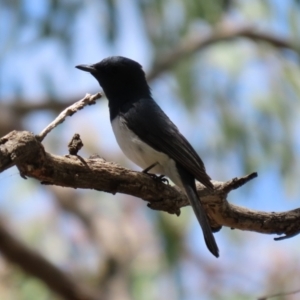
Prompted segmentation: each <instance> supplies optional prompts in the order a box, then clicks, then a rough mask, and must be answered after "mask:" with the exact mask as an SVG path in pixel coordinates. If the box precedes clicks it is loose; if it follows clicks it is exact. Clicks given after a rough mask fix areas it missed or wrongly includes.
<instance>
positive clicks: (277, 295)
mask: <svg viewBox="0 0 300 300" xmlns="http://www.w3.org/2000/svg"><path fill="white" fill-rule="evenodd" d="M299 293H300V290H295V291H292V292H285V293H278V294H273V295H269V296H263V297H259V298H257V300H267V299H271V298H275V297H285V296H289V295H295V294H299Z"/></svg>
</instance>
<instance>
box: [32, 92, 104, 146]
mask: <svg viewBox="0 0 300 300" xmlns="http://www.w3.org/2000/svg"><path fill="white" fill-rule="evenodd" d="M101 97H102V95H101V94H100V93H97V94H95V95H90V94H86V95H85V97H84V98H83V99H81V100H79V101H78V102H75V103H74V104H72V105H71V106H69V107H67V108H66V109H65V110H63V111H62V112H61V113H60V114H59V115H58V117H57V118H56V119H55V120H54V121H53V122H51V123H50V124H49V125H48V126H47V127H46V128H45V129H44V130H42V132H41V133H40V134H38V135H36V138H37V139H38V140H39V141H40V142H41V141H43V139H44V138H45V137H46V135H47V134H48V133H49V132H50V131H51V130H52V129H54V128H55V127H56V126H57V125H59V124H61V123H62V122H64V120H65V119H66V117H68V116H72V115H73V114H75V113H76V112H77V111H78V110H80V109H83V108H84V107H85V106H87V105H93V104H95V103H96V100H98V99H100V98H101Z"/></svg>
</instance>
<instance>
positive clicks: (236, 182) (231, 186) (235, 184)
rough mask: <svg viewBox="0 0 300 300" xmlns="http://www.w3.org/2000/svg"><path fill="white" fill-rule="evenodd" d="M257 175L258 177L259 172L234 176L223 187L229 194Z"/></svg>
mask: <svg viewBox="0 0 300 300" xmlns="http://www.w3.org/2000/svg"><path fill="white" fill-rule="evenodd" d="M256 177H257V173H256V172H254V173H251V174H249V175H246V176H244V177H240V178H233V179H232V180H230V181H228V182H227V183H226V186H225V187H224V188H223V191H224V192H225V193H227V194H228V193H229V192H230V191H232V190H236V189H238V188H239V187H241V186H242V185H244V184H246V183H247V182H249V181H250V180H252V179H253V178H256Z"/></svg>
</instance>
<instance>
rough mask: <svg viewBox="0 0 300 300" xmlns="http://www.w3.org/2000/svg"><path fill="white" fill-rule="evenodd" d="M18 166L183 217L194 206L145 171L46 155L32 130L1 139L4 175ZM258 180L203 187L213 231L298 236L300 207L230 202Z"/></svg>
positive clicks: (27, 173) (44, 178)
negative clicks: (252, 207) (182, 211)
mask: <svg viewBox="0 0 300 300" xmlns="http://www.w3.org/2000/svg"><path fill="white" fill-rule="evenodd" d="M13 165H16V166H17V167H18V168H19V170H20V173H21V175H22V176H23V177H24V178H26V177H32V178H35V179H37V180H39V181H40V182H41V183H42V184H53V185H58V186H63V187H72V188H82V189H95V190H98V191H104V192H108V193H112V194H116V193H123V194H129V195H133V196H136V197H138V198H141V199H143V200H145V201H147V202H149V204H148V206H149V207H150V208H152V209H155V210H162V211H166V212H169V213H172V214H177V215H179V214H180V208H181V207H184V206H187V205H189V202H188V200H187V198H186V197H185V195H184V194H183V193H182V192H181V191H180V190H179V189H178V188H176V187H173V186H169V185H165V184H163V183H160V182H157V181H155V180H153V179H152V178H150V177H149V176H148V175H147V174H144V173H142V172H135V171H131V170H128V169H125V168H123V167H120V166H118V165H117V164H115V163H112V162H107V161H105V160H103V159H101V158H99V157H93V158H90V159H83V158H81V157H80V156H71V155H67V156H65V157H62V156H56V155H52V154H50V153H46V152H45V150H44V148H43V146H42V144H41V143H40V142H39V141H38V140H37V139H36V137H35V136H34V135H33V134H32V133H29V132H26V131H23V132H18V131H12V132H11V133H9V134H8V135H6V136H5V137H3V138H2V139H0V172H2V171H4V170H5V169H7V168H8V167H11V166H13ZM255 176H256V174H255V173H253V174H250V175H248V177H247V176H246V177H242V178H235V179H233V180H231V181H228V182H217V181H213V184H214V191H213V192H210V191H209V190H208V189H206V188H205V187H204V186H202V185H201V184H200V183H198V184H197V189H198V193H199V195H200V197H201V201H202V202H203V204H204V207H205V210H206V213H207V215H208V216H209V219H210V222H211V225H212V227H214V228H219V227H220V226H228V227H230V228H236V229H241V230H249V231H256V232H260V233H268V234H285V235H286V236H293V235H295V234H297V233H298V232H299V231H300V223H299V222H298V220H299V218H300V209H295V210H292V211H287V212H280V213H275V212H269V213H268V212H262V211H256V210H250V209H247V208H244V207H240V206H236V205H233V204H230V203H229V202H228V201H227V195H228V193H229V192H230V191H231V190H233V189H236V188H237V187H239V186H240V185H242V184H244V183H246V182H247V181H249V180H250V179H252V178H254V177H255Z"/></svg>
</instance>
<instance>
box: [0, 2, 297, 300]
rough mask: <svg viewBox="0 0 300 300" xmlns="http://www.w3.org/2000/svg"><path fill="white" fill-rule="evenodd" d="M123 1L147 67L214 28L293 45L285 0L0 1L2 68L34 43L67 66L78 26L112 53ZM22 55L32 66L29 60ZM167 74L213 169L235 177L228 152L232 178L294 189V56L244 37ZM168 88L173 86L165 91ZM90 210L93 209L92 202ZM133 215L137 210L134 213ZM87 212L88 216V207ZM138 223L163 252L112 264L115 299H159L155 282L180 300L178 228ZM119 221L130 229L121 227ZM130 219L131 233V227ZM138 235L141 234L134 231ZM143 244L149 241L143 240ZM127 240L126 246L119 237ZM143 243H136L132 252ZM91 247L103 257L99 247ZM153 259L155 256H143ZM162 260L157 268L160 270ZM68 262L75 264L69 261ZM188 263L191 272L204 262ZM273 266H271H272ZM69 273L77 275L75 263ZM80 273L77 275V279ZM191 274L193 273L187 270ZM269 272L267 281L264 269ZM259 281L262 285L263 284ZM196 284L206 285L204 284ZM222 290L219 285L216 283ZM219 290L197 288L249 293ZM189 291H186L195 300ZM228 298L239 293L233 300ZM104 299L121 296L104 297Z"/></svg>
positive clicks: (30, 284) (184, 257)
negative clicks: (259, 176)
mask: <svg viewBox="0 0 300 300" xmlns="http://www.w3.org/2000/svg"><path fill="white" fill-rule="evenodd" d="M122 3H123V4H122ZM124 3H125V6H124ZM126 5H130V6H133V7H134V8H135V10H136V11H137V14H138V16H139V17H138V19H139V20H140V23H139V24H140V25H141V26H142V31H143V33H144V35H145V36H144V37H143V38H144V39H145V40H146V41H147V43H148V45H149V49H147V50H148V53H147V54H146V55H147V56H148V60H150V59H152V61H151V62H150V65H154V63H155V62H156V61H158V60H160V59H161V58H163V57H165V56H167V55H168V54H169V53H170V52H172V50H174V49H176V46H177V45H179V43H180V42H182V41H183V40H184V38H185V37H187V36H191V37H192V36H195V35H201V34H209V33H210V32H211V31H213V30H214V28H216V26H218V25H219V24H231V25H234V26H239V25H240V24H243V23H253V24H256V25H257V27H258V28H261V29H262V31H266V32H270V33H272V34H276V35H278V36H282V37H283V38H289V39H291V40H293V41H296V42H297V43H298V44H299V36H300V35H299V31H300V30H299V29H300V21H299V20H300V1H299V0H294V1H292V0H289V1H287V2H286V4H284V5H283V4H282V3H280V1H271V0H269V1H263V0H261V1H259V0H253V1H250V0H246V1H243V0H222V1H217V0H213V1H206V0H186V1H181V0H166V1H162V0H131V1H130V0H127V1H124V2H121V0H119V1H117V0H105V1H95V0H94V1H92V0H85V1H81V0H63V1H58V0H52V1H51V0H41V1H39V2H38V4H37V2H36V1H31V0H23V1H21V0H13V1H11V0H2V1H1V2H0V19H2V21H0V24H1V28H2V29H1V31H0V40H1V43H0V61H1V62H5V61H6V60H7V58H8V57H9V55H11V53H13V54H14V53H16V52H18V51H20V50H22V51H23V50H24V49H27V50H28V49H29V51H30V49H33V48H34V49H38V48H39V47H40V46H41V45H45V44H47V43H50V42H52V43H57V44H58V45H59V55H60V56H61V57H63V59H64V60H65V61H69V63H67V65H68V67H70V68H71V67H73V62H72V61H73V60H74V57H75V56H76V53H78V48H80V47H81V46H82V44H81V41H78V36H79V35H81V36H85V35H87V34H86V33H83V32H82V29H81V26H80V25H79V24H81V23H80V22H83V23H87V22H89V23H91V26H92V27H93V28H94V31H93V32H95V33H97V34H95V35H94V37H93V42H96V43H97V42H98V41H99V45H100V46H99V47H101V45H102V44H103V40H104V41H105V43H106V46H107V47H108V48H110V49H117V43H118V40H119V39H120V35H121V34H122V28H123V27H124V26H125V25H126V24H125V23H122V22H130V21H131V20H130V19H129V18H130V16H129V17H128V16H127V11H126V10H125V9H124V7H126ZM121 8H123V10H121ZM134 26H135V25H133V27H134ZM132 34H133V35H134V34H135V32H134V31H133V33H132ZM101 43H102V44H101ZM112 52H114V50H113V51H112ZM82 56H84V54H82ZM99 56H101V55H99ZM31 59H32V61H34V59H35V57H32V58H31ZM17 64H18V61H17ZM5 68H7V66H3V65H2V64H0V70H1V71H3V72H4V71H5ZM18 71H20V72H14V77H13V79H12V80H11V82H10V85H11V86H12V90H13V92H12V94H13V95H14V96H15V97H16V98H18V99H19V98H20V97H21V96H22V88H21V86H23V84H22V82H23V80H25V78H23V77H24V74H23V73H21V70H18ZM37 72H38V73H39V76H40V78H42V81H43V83H44V86H43V87H42V89H43V91H44V93H45V94H46V95H48V96H52V97H55V98H56V101H59V100H60V99H59V97H60V94H61V82H60V81H59V84H56V83H55V80H54V77H55V76H56V75H53V74H52V73H51V70H50V71H49V70H43V69H42V68H41V69H38V70H37ZM16 73H18V74H16ZM18 76H19V77H18ZM167 76H168V77H171V78H172V80H173V81H172V80H171V81H172V82H173V83H172V86H171V87H170V90H171V91H172V93H173V94H174V99H180V100H181V101H183V104H184V105H185V106H186V107H187V109H188V111H189V113H190V115H191V116H192V117H195V118H196V119H197V121H198V122H197V125H199V127H200V126H202V125H201V124H202V123H201V122H202V121H201V120H205V119H209V122H208V123H209V125H207V126H210V127H208V128H206V127H205V130H202V128H201V129H199V136H200V135H203V136H204V137H205V138H207V140H208V141H209V143H210V144H209V146H207V147H206V146H205V147H204V146H203V143H202V142H201V144H200V145H199V148H201V153H204V152H205V148H209V153H208V154H207V157H210V158H211V159H212V160H214V162H215V165H216V166H218V169H220V170H228V171H227V172H228V173H226V171H224V172H225V175H226V176H229V174H230V175H233V176H235V175H236V174H233V173H230V172H231V171H232V168H231V167H229V166H228V165H229V163H228V162H232V156H234V157H235V158H234V162H235V163H236V165H238V168H239V171H240V172H241V173H242V172H250V171H251V172H252V171H253V170H257V169H264V168H267V167H269V166H271V165H273V166H275V169H276V170H278V172H279V173H280V176H281V178H282V179H283V181H285V182H286V183H288V184H289V186H291V185H292V186H294V187H295V186H296V189H297V191H299V187H298V180H297V178H298V176H299V175H300V174H299V169H300V168H299V162H298V160H297V157H298V156H299V155H298V154H299V133H298V131H297V128H298V126H299V118H298V115H299V111H300V110H299V108H300V106H299V98H300V83H299V78H300V69H299V56H298V54H297V53H294V52H292V51H289V50H284V51H283V50H281V49H280V50H279V49H276V48H274V47H272V46H270V45H268V44H266V43H262V42H260V43H257V42H254V41H252V40H248V39H238V40H234V41H228V42H220V43H217V44H215V45H214V46H210V47H208V48H206V49H205V50H203V51H202V52H201V53H194V54H193V55H191V56H189V57H187V58H185V59H184V60H182V61H180V62H179V63H177V64H176V65H174V66H173V67H172V69H171V70H168V72H167ZM59 80H60V79H59ZM3 82H5V81H4V78H3V76H0V84H1V85H2V87H3ZM174 82H175V84H174ZM164 84H165V83H164ZM174 86H176V88H175V89H172V88H173V87H174ZM3 95H6V94H5V93H3V92H2V91H1V89H0V96H1V97H3ZM19 100H20V99H19ZM21 100H22V101H25V100H26V99H21ZM0 103H1V100H0ZM182 122H183V121H182ZM208 123H207V124H208ZM205 124H206V123H205ZM178 125H179V126H180V125H181V124H178ZM205 126H206V125H205ZM87 131H88V130H87ZM202 131H203V132H204V133H202ZM297 138H298V139H297ZM201 141H202V140H201ZM204 144H205V145H207V144H208V143H204ZM233 153H234V155H233ZM234 171H236V169H234ZM220 172H221V171H220ZM94 205H95V207H97V205H99V204H94ZM101 205H103V204H101ZM120 205H121V204H120ZM143 209H144V207H143ZM96 210H97V209H96ZM136 210H137V211H138V208H136ZM92 211H93V213H94V210H92ZM137 214H138V212H137ZM148 217H149V216H148ZM51 221H53V220H51ZM127 221H128V220H127ZM48 222H49V223H47V224H46V225H47V226H50V224H51V222H50V220H49V221H48ZM143 222H144V223H143ZM143 222H142V226H141V227H143V226H145V228H146V227H147V225H145V224H148V223H150V224H151V222H154V223H155V224H156V229H155V230H154V231H155V234H154V235H159V237H158V239H161V240H163V242H162V245H163V246H157V245H156V247H157V248H158V249H159V250H157V249H156V250H155V251H154V252H155V254H152V256H151V255H149V256H150V257H151V259H150V263H149V265H151V266H149V265H148V264H147V262H148V260H149V257H148V254H145V253H143V255H142V258H140V265H139V268H136V269H135V268H134V267H132V265H134V263H132V265H130V264H129V266H127V267H126V268H128V269H130V271H128V270H127V269H126V268H125V267H124V265H123V264H122V267H123V269H122V272H123V273H122V274H123V276H124V277H123V279H124V278H126V279H124V281H125V283H126V284H127V285H126V284H125V287H124V286H123V285H122V284H119V285H118V284H116V286H118V287H120V286H121V288H120V289H121V290H122V291H123V292H124V291H125V292H126V293H128V295H129V296H128V298H126V297H125V296H124V299H129V298H130V297H133V298H134V299H165V296H164V293H161V294H160V295H159V294H158V292H155V291H151V292H150V291H149V290H151V287H152V288H153V286H158V285H160V290H162V291H164V292H165V293H166V291H168V293H169V295H171V296H170V297H169V298H170V299H180V298H181V299H183V298H182V297H180V296H178V295H181V296H182V295H185V293H186V294H189V295H190V291H189V290H190V285H189V284H190V283H189V282H186V281H184V279H181V280H178V277H177V275H176V274H177V272H178V270H179V269H180V268H182V265H183V264H185V263H187V262H186V261H189V260H190V262H189V263H190V264H193V261H194V260H193V259H192V258H189V255H191V254H190V253H189V251H188V250H187V249H186V246H185V241H184V236H185V234H186V232H185V228H184V226H182V227H181V228H176V227H174V224H172V222H170V220H169V219H168V218H165V216H163V215H161V214H160V213H159V216H158V217H157V219H156V220H155V221H153V220H151V217H149V218H148V219H146V220H143ZM185 222H187V221H186V220H185ZM128 223H129V224H131V223H130V222H129V221H128ZM132 223H133V224H132V226H133V227H134V222H133V221H132ZM44 225H45V224H44ZM47 226H41V224H40V227H39V230H41V228H43V230H44V231H43V232H46V227H47ZM110 226H111V227H109V228H112V227H113V225H110ZM183 229H184V231H183ZM115 230H116V231H117V229H115ZM144 230H146V229H144ZM146 231H147V234H148V235H149V234H150V233H152V234H153V232H152V231H151V230H149V228H148V229H147V230H146ZM149 232H150V233H149ZM42 234H43V233H42ZM140 234H141V235H143V232H142V229H141V232H140ZM129 236H130V235H129ZM151 238H153V240H154V237H153V236H152V237H151ZM151 238H149V239H147V243H146V242H145V243H146V246H147V247H150V246H149V245H151V241H152V242H153V240H151ZM63 239H64V238H62V240H63ZM128 239H129V240H130V238H129V237H128ZM149 240H150V241H149ZM67 242H70V241H67ZM135 243H136V242H134V241H132V244H130V243H129V245H130V246H132V245H136V244H135ZM118 245H119V244H118ZM146 246H145V245H143V244H141V246H140V247H146ZM89 247H90V248H89ZM89 247H87V249H85V250H84V251H83V250H78V251H79V252H80V251H82V252H83V253H84V254H86V253H90V252H93V251H94V250H95V249H94V248H93V247H92V246H91V245H89ZM132 247H133V248H134V246H132ZM160 247H161V248H160ZM45 248H46V247H45ZM71 248H72V249H71V250H69V252H72V251H73V252H76V249H77V248H76V243H75V245H74V244H72V246H71ZM100 248H101V247H100ZM137 248H139V247H137ZM134 249H135V248H134ZM162 249H163V250H162ZM97 250H99V249H97ZM89 251H90V252H89ZM101 251H103V252H104V253H105V251H104V250H103V249H102V248H101ZM66 252H68V251H67V250H66ZM73 252H72V253H73ZM161 252H163V253H164V254H161ZM132 253H139V251H138V250H136V249H135V252H134V251H132ZM81 255H82V253H81ZM155 255H156V256H157V257H159V258H153V256H155ZM49 256H50V257H51V255H49ZM66 256H67V254H66ZM100 256H101V259H103V260H104V259H105V255H104V254H103V253H102V255H100ZM133 256H134V254H133ZM71 257H72V255H71ZM162 258H163V259H162ZM131 259H132V260H133V258H131ZM98 260H100V259H99V258H97V259H95V261H96V263H97V261H98ZM162 260H163V261H164V265H163V266H161V264H162ZM95 261H94V260H92V264H96V263H95ZM110 261H113V262H114V266H113V268H114V270H113V272H111V274H110V275H109V276H108V277H109V278H111V277H112V278H113V281H112V282H113V283H111V285H112V286H114V285H113V284H114V283H116V282H117V283H119V282H120V278H119V277H118V274H115V273H117V271H116V270H115V268H117V266H116V265H117V263H116V261H117V262H119V263H120V261H118V260H110ZM71 262H73V263H74V264H75V261H73V260H72V259H71ZM71 262H70V263H71ZM166 262H167V263H166ZM77 263H78V264H80V263H79V262H77ZM122 263H123V262H122ZM99 264H100V263H99ZM120 264H121V263H120ZM141 265H142V266H143V267H144V268H143V267H141ZM166 265H168V266H166ZM195 265H196V267H197V268H198V269H201V268H202V267H203V266H205V263H204V262H202V263H201V264H199V266H198V265H197V264H195ZM274 265H277V264H276V262H275V261H274ZM73 267H74V266H73ZM73 267H72V268H73ZM81 267H82V266H81ZM72 268H71V269H72ZM74 268H75V267H74ZM75 269H76V268H75ZM78 269H79V270H81V269H80V267H78ZM72 270H73V269H72ZM204 270H205V271H203V272H206V273H205V274H210V272H212V273H214V275H215V274H216V273H218V272H219V273H222V272H223V273H224V274H225V273H226V272H228V271H227V270H226V269H225V270H224V269H222V268H220V269H218V272H217V271H216V270H211V268H210V267H207V266H206V267H204ZM76 271H78V270H76ZM197 271H198V272H200V271H199V270H197ZM84 272H85V271H82V270H81V271H80V272H79V271H78V273H80V274H82V273H83V274H84ZM194 273H195V274H196V273H197V272H196V271H194ZM194 273H193V274H194ZM291 273H292V274H291V275H290V276H292V275H293V274H296V273H297V270H293V272H292V271H291ZM170 274H172V275H171V276H170ZM197 274H198V273H197ZM22 276H23V275H22ZM87 276H88V275H87ZM272 276H275V275H274V274H273V273H272ZM83 277H84V275H83ZM121 277H122V276H121ZM183 277H184V276H183ZM199 277H201V276H200V275H199V274H198V275H195V278H196V279H193V280H195V281H196V282H198V281H197V280H199V281H200V278H199ZM170 278H171V279H170ZM272 278H273V277H272ZM22 280H24V279H22ZM22 280H21V281H22ZM193 280H192V281H193ZM10 281H11V282H14V283H15V284H16V285H17V286H18V292H16V293H18V295H17V296H14V297H15V299H49V297H50V296H49V297H48V296H47V295H48V291H47V290H46V289H44V288H43V287H41V286H40V285H39V284H37V283H36V280H33V279H28V278H27V280H25V281H23V282H22V283H19V282H20V280H19V279H15V278H14V277H12V278H11V279H10ZM202 281H204V282H205V283H207V281H209V279H206V281H205V280H203V278H202ZM94 282H97V280H94ZM149 282H151V283H152V284H150V283H149ZM153 282H154V283H153ZM266 282H268V280H267V279H266ZM272 283H273V285H274V286H276V278H273V282H272ZM208 285H209V283H208ZM95 286H97V284H95ZM202 287H203V289H206V285H205V284H203V286H202ZM281 287H282V288H284V287H287V285H284V284H281ZM222 288H223V289H225V288H224V286H222ZM227 288H228V290H227V292H228V295H227V294H226V293H227V292H226V291H223V292H221V291H218V290H213V288H211V289H209V288H207V290H208V291H207V294H206V295H215V297H214V298H209V296H207V298H205V299H222V300H224V299H253V295H251V294H250V293H248V291H245V292H244V291H243V287H241V288H240V293H239V284H237V283H231V284H230V283H229V284H228V287H227ZM215 289H216V287H215ZM108 290H109V288H108ZM115 292H116V291H115ZM125 292H124V293H125ZM198 292H199V291H198ZM198 292H195V293H197V295H198V294H199V293H198ZM235 292H236V293H237V294H239V295H241V294H243V296H233V295H234V294H235ZM256 292H257V291H256ZM148 293H149V294H148ZM145 294H147V297H146V296H145ZM244 294H245V295H244ZM34 295H35V296H34ZM37 295H38V296H37ZM201 295H202V294H201ZM246 295H247V296H246ZM0 297H1V296H0ZM47 297H48V298H47ZM204 297H205V296H204ZM195 298H197V297H194V298H193V296H191V299H195ZM11 299H12V298H11ZM51 299H54V298H51ZM110 299H121V298H116V297H112V296H111V297H110ZM186 299H187V298H186ZM203 299H204V298H203ZM291 299H292V298H291ZM295 299H296V298H295Z"/></svg>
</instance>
